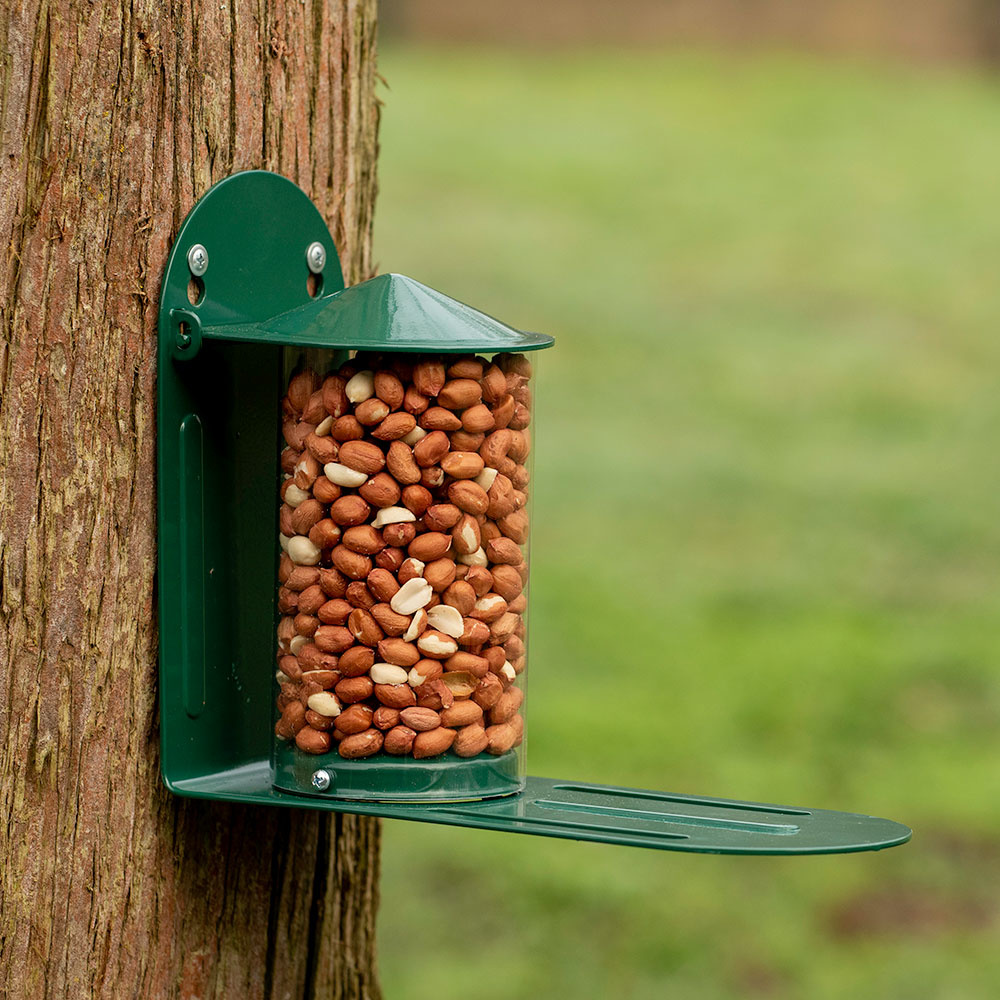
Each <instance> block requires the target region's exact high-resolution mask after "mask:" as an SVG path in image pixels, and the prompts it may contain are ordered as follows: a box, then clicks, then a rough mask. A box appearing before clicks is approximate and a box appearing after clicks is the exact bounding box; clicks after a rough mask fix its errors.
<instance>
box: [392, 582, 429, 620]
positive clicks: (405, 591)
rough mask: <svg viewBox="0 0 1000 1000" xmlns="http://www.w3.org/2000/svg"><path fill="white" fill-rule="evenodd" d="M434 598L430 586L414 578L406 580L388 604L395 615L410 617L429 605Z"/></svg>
mask: <svg viewBox="0 0 1000 1000" xmlns="http://www.w3.org/2000/svg"><path fill="white" fill-rule="evenodd" d="M433 596H434V591H433V590H432V589H431V585H430V584H429V583H428V582H427V581H426V580H425V579H424V578H423V577H422V576H415V577H414V578H413V579H412V580H407V581H406V583H404V584H403V586H402V587H400V588H399V590H397V591H396V593H395V594H393V595H392V600H391V601H390V602H389V607H391V608H392V610H393V611H395V612H396V614H397V615H412V614H413V613H414V612H415V611H419V610H420V609H421V608H423V607H425V606H426V605H427V604H428V603H430V599H431V598H432V597H433Z"/></svg>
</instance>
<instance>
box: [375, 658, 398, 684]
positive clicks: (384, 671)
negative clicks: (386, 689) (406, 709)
mask: <svg viewBox="0 0 1000 1000" xmlns="http://www.w3.org/2000/svg"><path fill="white" fill-rule="evenodd" d="M368 676H369V677H371V679H372V682H373V683H375V684H405V683H406V676H407V674H406V670H404V669H403V668H402V667H397V666H396V665H395V664H393V663H376V664H374V665H373V666H372V668H371V670H369V671H368Z"/></svg>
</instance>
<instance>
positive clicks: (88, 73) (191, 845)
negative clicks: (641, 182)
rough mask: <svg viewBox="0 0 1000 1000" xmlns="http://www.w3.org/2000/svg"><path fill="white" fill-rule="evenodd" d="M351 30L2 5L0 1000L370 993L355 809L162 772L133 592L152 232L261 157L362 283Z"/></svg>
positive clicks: (149, 397)
mask: <svg viewBox="0 0 1000 1000" xmlns="http://www.w3.org/2000/svg"><path fill="white" fill-rule="evenodd" d="M374 30H375V3H374V0H251V2H246V0H214V2H212V3H206V4H204V5H202V4H199V3H192V2H190V0H188V2H180V0H167V2H161V0H90V2H82V0H17V2H14V3H4V4H0V247H2V248H3V251H2V255H0V319H2V326H3V341H2V344H0V393H2V397H0V415H2V420H0V468H2V478H0V615H2V624H3V631H2V634H0V738H2V746H0V859H2V861H0V996H2V997H9V998H14V997H17V998H22V997H25V998H27V997H32V998H34V997H68V998H74V1000H76V998H79V997H127V998H146V997H149V998H154V997H155V998H161V997H184V998H194V997H220V998H223V997H224V998H256V997H307V998H310V997H324V998H327V997H373V996H377V995H378V986H377V981H376V977H375V972H374V944H373V936H374V935H373V931H374V919H375V907H376V900H377V866H378V837H379V831H378V826H377V824H376V823H375V822H374V821H368V820H364V819H358V818H355V817H350V816H345V817H336V818H330V817H324V816H319V815H314V814H309V813H307V812H300V811H297V810H296V811H287V812H286V811H284V810H254V809H248V808H228V807H223V806H218V805H213V804H199V803H195V802H191V801H181V800H177V799H174V798H172V797H171V796H170V795H169V794H168V793H167V792H166V791H165V790H164V788H163V787H162V785H161V783H160V781H159V774H158V761H157V738H158V734H157V703H156V628H155V603H154V584H153V571H154V566H155V556H156V554H155V545H154V498H155V493H154V474H153V469H154V431H155V420H154V400H155V374H156V372H155V359H156V349H155V344H156V335H155V321H156V309H155V307H156V301H157V296H158V285H159V280H160V275H161V273H162V270H163V266H164V263H165V261H166V255H167V251H168V249H169V246H170V241H171V238H172V236H173V234H174V233H175V232H176V229H177V227H178V225H179V223H180V222H181V220H182V218H183V217H184V215H185V213H186V212H187V210H188V209H189V208H190V207H191V205H192V204H193V202H194V201H195V199H196V198H197V197H198V196H200V195H201V194H202V193H203V192H204V191H205V190H206V189H207V188H208V187H209V185H210V184H211V183H212V182H213V181H216V180H219V179H220V178H222V177H224V176H226V175H227V174H230V173H232V172H233V171H235V170H242V169H246V168H251V167H265V168H268V169H271V170H276V171H280V172H281V173H283V174H285V175H286V176H288V177H291V178H292V179H293V180H295V181H296V182H297V183H299V184H300V185H301V186H302V187H303V188H304V189H305V190H306V192H307V193H309V194H310V195H311V196H312V197H313V198H314V199H315V201H316V202H317V204H318V205H319V206H320V208H321V210H323V212H324V214H325V216H326V218H327V220H328V221H329V222H330V224H331V229H332V231H333V234H334V236H335V238H336V241H337V244H338V246H339V247H340V249H341V252H342V257H343V262H344V271H345V276H346V277H347V279H348V280H349V281H356V280H358V279H359V278H361V277H364V276H367V275H368V273H369V270H370V266H371V265H370V236H371V217H372V207H373V202H374V195H375V179H374V176H375V175H374V166H375V153H376V131H377V102H376V98H375V95H374V78H375V67H374V58H375V38H374ZM8 248H9V249H8Z"/></svg>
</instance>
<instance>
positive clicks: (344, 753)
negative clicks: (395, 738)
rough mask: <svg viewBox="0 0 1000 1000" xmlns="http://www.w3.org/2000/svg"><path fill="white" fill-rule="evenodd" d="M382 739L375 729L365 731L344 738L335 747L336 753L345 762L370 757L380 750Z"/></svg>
mask: <svg viewBox="0 0 1000 1000" xmlns="http://www.w3.org/2000/svg"><path fill="white" fill-rule="evenodd" d="M383 740H384V737H383V735H382V733H381V732H379V730H377V729H366V730H365V731H364V732H363V733H354V734H353V735H351V736H345V737H344V738H343V739H342V740H341V741H340V744H339V746H338V747H337V752H338V753H339V754H340V756H341V757H344V758H345V759H347V760H356V759H358V758H361V757H371V756H372V755H373V754H376V753H378V752H379V750H381V749H382V742H383Z"/></svg>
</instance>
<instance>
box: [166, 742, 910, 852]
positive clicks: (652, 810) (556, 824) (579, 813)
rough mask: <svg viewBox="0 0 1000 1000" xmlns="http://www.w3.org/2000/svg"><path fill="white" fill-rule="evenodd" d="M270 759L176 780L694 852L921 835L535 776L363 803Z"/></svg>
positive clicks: (879, 843) (329, 808) (838, 818)
mask: <svg viewBox="0 0 1000 1000" xmlns="http://www.w3.org/2000/svg"><path fill="white" fill-rule="evenodd" d="M272 774H273V772H272V770H271V767H270V763H269V762H268V761H257V762H254V763H250V764H246V765H244V766H242V767H236V768H232V769H231V770H229V771H225V772H220V773H217V774H211V775H204V776H203V777H199V778H192V779H188V780H182V781H171V782H168V787H169V788H170V790H171V791H172V792H174V793H175V794H177V795H185V796H191V797H193V798H204V799H218V800H222V801H229V802H242V803H247V804H257V805H272V806H283V807H288V808H304V809H320V810H323V811H326V812H341V813H352V814H356V815H362V816H379V817H382V818H383V819H405V820H412V821H416V822H421V823H438V824H442V825H445V826H463V827H470V828H474V829H480V830H494V831H497V832H502V833H522V834H528V835H531V836H540V837H557V838H561V839H566V840H579V841H589V842H596V843H603V844H617V845H620V846H624V847H646V848H654V849H657V850H664V851H680V852H683V853H688V854H734V855H736V854H741V855H775V856H786V857H787V856H796V855H812V854H852V853H858V852H862V851H881V850H885V849H887V848H890V847H898V846H899V845H901V844H905V843H906V842H907V841H908V840H909V839H910V837H911V836H912V831H911V830H910V829H909V828H908V827H906V826H903V824H901V823H896V822H894V821H893V820H887V819H880V818H878V817H875V816H865V815H862V814H860V813H842V812H832V811H829V810H825V809H799V808H793V807H790V806H775V805H768V804H764V803H759V802H738V801H733V800H729V799H714V798H705V797H702V796H690V795H673V794H669V793H666V792H655V791H644V790H641V789H635V788H619V787H615V786H611V785H594V784H589V783H584V782H569V781H558V780H553V779H551V778H535V777H530V776H529V777H528V779H527V786H526V788H525V791H524V792H522V793H520V794H519V795H511V796H508V797H506V798H498V799H488V800H484V801H482V802H466V803H452V804H443V803H442V804H438V805H435V804H433V803H431V804H423V803H421V804H416V803H392V802H359V801H350V800H344V799H335V798H326V797H322V796H303V795H294V794H290V793H288V792H283V791H280V790H279V789H276V788H274V787H273V786H272V784H271V780H272Z"/></svg>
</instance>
